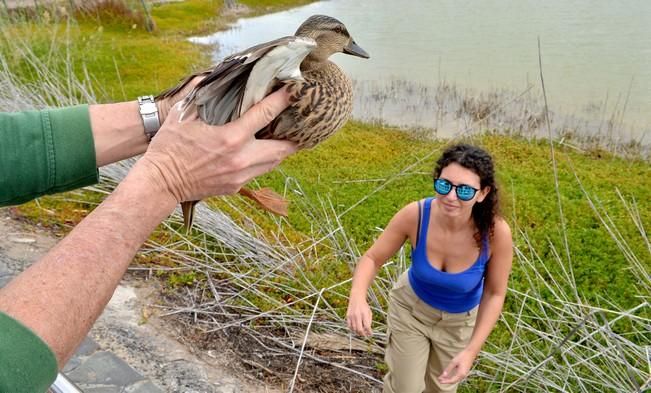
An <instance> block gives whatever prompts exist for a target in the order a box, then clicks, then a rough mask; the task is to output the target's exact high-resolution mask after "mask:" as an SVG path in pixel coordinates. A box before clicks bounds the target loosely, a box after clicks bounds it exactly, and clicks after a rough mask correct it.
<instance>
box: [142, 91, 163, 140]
mask: <svg viewBox="0 0 651 393" xmlns="http://www.w3.org/2000/svg"><path fill="white" fill-rule="evenodd" d="M138 105H140V116H141V117H142V124H143V125H144V126H145V135H147V141H148V142H151V138H153V137H154V135H156V133H157V132H158V129H159V128H160V119H159V117H158V108H157V107H156V102H155V101H154V96H151V95H149V96H140V97H138Z"/></svg>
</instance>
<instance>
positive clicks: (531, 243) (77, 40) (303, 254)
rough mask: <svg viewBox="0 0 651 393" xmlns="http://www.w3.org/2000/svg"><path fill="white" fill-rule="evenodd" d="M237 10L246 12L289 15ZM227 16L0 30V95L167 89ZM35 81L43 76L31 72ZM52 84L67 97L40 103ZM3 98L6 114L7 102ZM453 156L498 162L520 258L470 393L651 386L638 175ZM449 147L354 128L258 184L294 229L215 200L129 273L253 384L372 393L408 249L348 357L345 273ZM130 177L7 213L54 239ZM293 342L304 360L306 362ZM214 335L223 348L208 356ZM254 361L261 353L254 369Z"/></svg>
mask: <svg viewBox="0 0 651 393" xmlns="http://www.w3.org/2000/svg"><path fill="white" fill-rule="evenodd" d="M243 3H246V4H247V5H248V6H249V7H251V11H250V12H251V13H258V12H267V11H268V10H269V8H268V7H273V8H272V9H280V8H282V7H286V6H291V5H295V4H299V3H298V2H289V1H287V2H271V1H269V2H264V1H260V2H253V1H247V2H243ZM300 3H303V2H302V1H301V2H300ZM221 7H222V2H221V1H185V2H179V3H170V4H165V5H157V6H155V7H154V8H153V9H152V10H151V14H152V15H153V19H154V22H155V25H156V30H155V31H154V32H148V31H147V30H146V29H145V28H144V22H143V21H144V19H143V17H142V15H140V16H138V14H137V13H136V14H134V15H132V14H129V13H128V12H127V11H125V10H122V11H120V8H119V7H117V6H116V7H114V8H110V9H96V10H94V11H84V12H81V11H79V12H78V13H77V14H75V18H72V19H68V18H66V17H64V16H63V15H58V16H57V15H56V14H55V13H52V14H51V16H50V19H49V21H46V22H47V23H43V18H45V17H44V16H43V15H44V14H39V15H40V16H38V17H37V16H35V15H31V16H30V15H28V14H24V15H23V14H21V15H22V16H21V15H13V19H11V23H7V24H3V29H2V38H1V39H2V40H3V41H2V45H1V49H0V54H2V58H3V60H4V62H3V63H2V64H3V70H2V71H3V73H1V74H0V75H2V78H4V79H3V80H0V82H8V83H10V84H14V85H16V86H17V91H19V92H23V93H24V95H25V97H26V100H25V105H27V104H28V101H29V99H32V100H36V96H47V97H49V99H48V100H46V102H41V101H32V102H34V105H35V106H39V105H44V104H49V105H57V104H60V103H61V102H65V103H74V102H75V101H74V100H75V99H76V100H77V101H88V100H95V101H99V102H106V101H113V100H123V99H133V98H135V97H136V96H137V95H140V94H145V93H151V92H155V91H158V90H161V89H163V88H165V87H167V86H170V85H172V84H174V83H175V82H176V80H178V79H179V78H180V77H182V76H183V75H185V74H186V73H187V72H189V71H191V70H194V69H197V68H202V67H204V66H206V65H207V64H208V56H209V50H208V49H207V48H204V47H200V46H194V45H191V44H189V43H188V42H186V41H185V39H184V38H185V37H186V36H187V35H190V34H197V33H200V32H202V33H203V32H208V31H211V30H213V29H217V28H222V27H224V26H225V25H226V24H227V23H228V22H229V21H231V20H233V18H234V16H232V15H231V16H224V15H220V10H221ZM134 9H136V10H137V7H135V6H134ZM18 16H20V18H19V17H18ZM39 18H40V19H39ZM37 19H38V23H39V24H37ZM36 59H38V61H37V60H36ZM44 68H47V69H48V70H52V73H47V74H44V72H43V71H39V69H40V70H42V69H44ZM57 78H60V79H61V84H58V85H55V86H54V87H47V89H45V88H43V87H40V86H41V84H43V83H44V79H57ZM79 80H81V82H79V83H77V81H79ZM31 82H34V83H36V85H30V84H29V83H31ZM72 82H74V83H72ZM91 87H92V88H91ZM45 90H50V92H48V93H46V92H45ZM52 90H55V91H54V92H51V91H52ZM2 97H3V95H2V94H1V93H0V104H2V105H4V107H8V104H9V101H12V100H15V99H16V98H17V97H19V96H17V95H11V96H7V97H5V98H4V100H5V101H4V102H3V101H2V100H3V98H2ZM64 97H66V100H65V101H64V100H63V98H64ZM505 131H508V130H505ZM506 133H508V132H506ZM464 140H465V141H469V142H471V143H475V144H479V145H481V146H483V147H485V148H487V149H488V150H489V151H491V152H492V154H493V155H494V157H495V159H496V162H497V166H498V168H497V169H498V179H499V183H500V192H501V198H502V204H503V215H504V217H505V218H506V219H507V221H508V222H509V223H510V224H511V226H512V228H513V233H514V236H515V244H516V260H515V262H514V268H513V273H512V276H511V280H510V292H509V297H508V299H507V303H506V306H505V314H504V316H503V318H502V320H501V321H500V323H499V325H498V327H497V328H496V330H495V332H494V333H493V335H492V336H491V339H490V343H489V344H488V345H487V346H486V348H485V351H484V352H483V353H482V357H481V362H480V366H479V367H478V369H477V371H476V373H475V374H473V377H472V378H471V379H470V381H469V383H468V384H467V385H466V386H465V387H464V389H465V390H464V391H467V392H474V391H500V390H504V389H506V388H507V387H508V388H509V389H511V390H514V391H527V390H528V391H617V389H618V387H619V388H621V387H626V388H627V389H629V388H630V389H629V390H631V391H633V390H634V388H635V387H636V386H638V387H639V386H641V385H642V384H644V383H648V378H649V374H648V370H647V368H646V366H647V364H646V362H647V361H646V360H645V359H646V357H645V356H646V355H645V354H644V352H643V349H642V348H644V346H645V345H646V346H648V345H650V344H651V342H649V336H648V325H649V323H651V312H650V310H649V307H648V302H649V300H650V298H651V286H650V282H649V281H650V280H649V271H651V255H650V248H649V241H648V237H647V235H646V232H645V228H648V226H649V221H650V218H651V217H650V214H651V213H650V212H651V206H650V204H651V203H650V202H649V198H648V196H647V194H648V192H649V178H650V177H651V176H650V175H651V167H650V166H649V163H648V162H647V161H644V160H642V159H634V158H621V157H618V156H615V155H613V154H611V153H609V152H606V151H599V150H588V151H577V150H576V149H573V148H570V147H568V146H567V145H565V144H561V143H558V142H556V141H555V142H554V154H553V155H552V153H551V149H550V145H549V141H546V140H527V139H524V138H517V137H507V136H501V135H496V134H493V133H485V134H482V135H475V136H467V137H466V138H465V139H464ZM448 143H450V142H449V141H440V140H432V139H429V138H426V137H424V136H423V135H422V133H415V132H405V131H400V130H396V129H392V128H388V127H381V126H376V125H369V124H362V123H358V122H349V123H348V124H347V125H346V126H345V127H344V129H342V130H341V132H339V133H338V134H337V135H335V136H334V137H333V138H331V139H330V140H328V141H327V142H325V143H324V144H322V145H321V146H319V147H318V148H317V149H314V150H312V151H305V152H301V153H300V154H297V155H295V156H294V157H291V158H290V159H288V160H287V161H286V162H285V163H283V164H282V166H281V167H280V168H279V170H277V171H275V172H274V173H272V174H269V175H267V176H264V177H262V178H260V179H258V185H260V186H262V185H265V186H270V187H272V188H274V189H275V190H277V191H282V192H285V193H286V194H287V196H288V198H289V199H290V200H291V201H292V207H291V212H290V216H289V218H288V219H286V220H285V219H282V220H279V219H278V218H275V217H271V216H269V215H267V214H266V213H262V212H260V211H259V210H257V209H255V208H253V207H252V206H250V205H249V204H248V203H247V202H246V201H244V200H242V199H240V198H239V197H223V198H213V199H211V200H210V201H209V204H210V205H211V206H213V207H217V208H219V209H220V210H219V211H217V210H208V209H201V210H199V212H198V215H197V226H198V228H197V230H196V231H195V232H193V233H191V234H186V233H185V232H184V231H181V230H179V220H178V217H175V218H172V219H171V220H170V221H168V222H167V223H165V224H164V225H163V226H161V228H160V229H159V230H158V231H157V233H156V234H155V235H154V236H153V237H152V238H151V240H150V241H149V242H148V244H147V246H146V247H145V248H144V252H143V253H142V254H141V255H140V257H139V260H138V261H139V263H140V264H141V265H143V266H144V267H143V269H146V270H151V271H153V272H156V273H157V274H158V275H159V276H160V277H161V278H162V281H163V282H164V283H166V285H167V287H166V293H165V295H166V298H165V301H164V302H162V303H161V304H160V305H159V307H160V308H161V310H162V311H161V313H163V314H169V315H177V316H181V317H182V318H181V321H182V322H184V323H187V324H188V330H190V331H192V332H193V337H195V338H198V345H200V346H201V347H202V348H205V349H219V348H220V345H232V346H233V348H234V349H235V350H237V351H238V352H239V353H241V354H242V357H243V359H245V360H249V363H247V364H249V366H247V367H251V366H250V364H251V361H253V363H255V362H257V363H258V364H260V362H261V361H262V362H263V363H264V364H263V367H265V368H267V369H269V370H272V371H273V373H272V374H274V375H268V374H267V372H266V371H264V372H262V376H263V378H268V379H271V380H274V381H276V382H277V383H279V384H287V383H288V381H290V380H291V378H292V374H293V372H294V367H299V366H300V367H301V375H302V376H303V377H302V382H301V384H300V386H301V389H303V390H304V391H319V390H318V389H327V390H328V391H345V389H348V390H352V391H370V389H371V388H376V387H377V386H378V384H377V379H378V378H379V377H380V376H381V371H382V370H383V365H382V358H381V352H382V343H383V340H384V339H385V317H386V314H385V305H386V298H387V295H388V289H389V288H390V286H391V282H392V280H393V279H394V278H395V275H396V274H397V273H398V272H399V271H402V270H403V269H404V268H405V267H406V266H407V264H408V263H409V262H408V258H407V257H406V255H407V254H406V252H407V251H408V250H403V251H402V252H401V253H399V254H398V255H397V256H396V257H395V258H394V259H393V260H392V261H391V263H390V264H389V265H388V266H387V268H386V269H385V270H383V272H382V274H381V277H380V278H379V279H378V280H377V282H376V284H375V286H374V288H373V293H372V296H371V298H370V301H371V303H372V305H373V307H374V313H375V314H374V315H375V320H376V333H377V334H376V336H375V337H374V338H373V339H372V340H369V341H359V340H356V339H351V340H349V338H348V337H347V335H346V334H347V333H346V329H345V327H344V325H343V323H342V319H341V317H342V316H343V315H344V313H345V309H346V304H347V299H346V297H347V291H348V288H349V283H348V280H349V278H350V274H351V269H352V268H353V267H354V263H355V261H356V259H357V258H358V257H359V254H360V253H361V252H363V251H364V250H365V249H366V248H367V247H368V246H369V245H370V244H371V242H372V241H373V239H374V238H376V237H377V235H378V233H379V231H380V230H381V228H383V227H384V226H385V225H386V223H387V222H388V220H389V219H390V217H391V216H392V215H393V214H394V213H395V212H396V211H397V210H398V209H399V208H400V207H402V206H403V205H405V204H406V203H408V202H410V201H413V200H416V199H419V198H422V197H425V196H429V195H432V179H431V174H430V173H431V171H432V167H433V163H434V161H435V160H436V158H437V157H438V153H439V152H440V151H441V149H442V148H444V146H446V145H447V144H448ZM554 164H555V165H556V167H557V170H558V185H557V184H556V183H557V182H556V179H555V178H554V167H553V165H554ZM124 170H126V167H125V166H124V165H118V166H116V167H112V168H109V169H107V171H105V172H104V174H105V175H106V178H107V182H106V183H104V184H102V185H100V186H98V187H97V189H96V191H98V192H94V191H83V192H73V193H67V194H63V195H57V196H50V197H44V198H39V200H37V201H35V202H32V203H28V204H26V205H23V206H21V207H19V208H17V209H14V212H15V215H16V216H19V217H24V218H27V219H30V220H32V221H35V222H39V223H42V224H43V225H47V226H51V227H55V228H60V229H61V232H65V231H67V230H68V229H69V228H71V227H72V226H73V225H74V224H75V223H76V222H78V221H79V220H80V219H81V218H83V216H85V215H86V214H87V213H88V212H89V211H90V210H92V208H93V207H94V206H96V204H97V203H99V202H100V201H101V200H102V198H103V197H104V195H105V193H106V192H110V190H111V188H112V187H113V182H114V181H116V180H118V179H119V178H120V176H121V174H120V173H121V172H124ZM557 193H558V195H559V196H560V206H559V204H558V199H559V197H557ZM221 211H223V212H226V213H227V214H226V215H223V214H222V213H221ZM561 212H562V214H561ZM315 305H316V307H315ZM308 326H309V328H308ZM645 329H646V330H645ZM305 332H308V333H310V336H309V337H310V340H309V342H308V343H306V347H307V348H309V353H305V352H304V351H302V350H301V343H302V341H303V338H304V334H305ZM224 333H228V334H229V340H227V341H228V342H227V343H224V342H223V341H220V340H223V334H224ZM325 335H331V336H328V337H330V338H331V340H330V341H329V342H328V344H327V345H324V344H319V343H318V342H316V341H312V339H314V338H319V337H321V338H323V337H324V336H325ZM332 337H334V338H332ZM342 342H343V343H342ZM261 345H263V346H264V348H265V349H264V350H262V351H258V352H256V350H255V348H260V346H261ZM259 352H262V354H260V353H259ZM299 354H300V355H305V357H304V358H302V359H303V360H302V363H301V362H299V361H298V356H299ZM251 359H252V360H251ZM260 359H262V360H260ZM333 370H334V371H333ZM258 371H259V370H258ZM335 371H337V372H339V374H337V373H336V372H335ZM341 373H344V375H345V376H344V377H343V378H342V375H341ZM341 380H344V382H350V385H345V384H343V383H344V382H341ZM346 386H348V388H347V387H346ZM350 386H353V387H354V388H351V387H350ZM509 389H506V390H509Z"/></svg>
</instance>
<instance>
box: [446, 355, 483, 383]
mask: <svg viewBox="0 0 651 393" xmlns="http://www.w3.org/2000/svg"><path fill="white" fill-rule="evenodd" d="M476 357H477V355H476V354H475V353H473V352H471V351H469V350H467V349H464V350H463V351H461V352H459V353H458V354H457V356H455V357H454V358H452V360H451V361H450V364H448V366H447V367H446V368H445V370H443V373H442V374H441V375H440V376H439V378H438V380H439V382H440V383H444V384H451V383H457V382H459V381H461V380H462V379H464V378H465V377H467V376H468V374H469V373H470V369H471V368H472V362H474V361H475V358H476Z"/></svg>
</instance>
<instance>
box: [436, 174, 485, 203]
mask: <svg viewBox="0 0 651 393" xmlns="http://www.w3.org/2000/svg"><path fill="white" fill-rule="evenodd" d="M452 187H454V189H455V191H456V193H457V198H459V200H462V201H464V202H467V201H469V200H471V199H472V198H474V197H475V194H477V191H479V190H478V189H476V188H474V187H471V186H469V185H467V184H458V185H457V184H452V183H450V182H449V181H447V180H445V179H441V178H438V179H436V180H435V181H434V190H435V191H436V192H437V193H439V194H441V195H448V194H449V193H450V191H452Z"/></svg>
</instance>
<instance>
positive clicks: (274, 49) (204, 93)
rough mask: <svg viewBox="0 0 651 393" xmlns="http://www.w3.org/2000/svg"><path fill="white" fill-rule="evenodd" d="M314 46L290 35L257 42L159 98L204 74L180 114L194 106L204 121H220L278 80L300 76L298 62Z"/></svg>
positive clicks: (240, 110)
mask: <svg viewBox="0 0 651 393" xmlns="http://www.w3.org/2000/svg"><path fill="white" fill-rule="evenodd" d="M315 46H316V43H315V42H314V40H312V39H309V38H304V37H294V36H288V37H283V38H279V39H277V40H273V41H269V42H266V43H263V44H259V45H256V46H253V47H251V48H248V49H246V50H244V51H242V52H239V53H236V54H233V55H231V56H229V57H227V58H225V59H224V60H223V61H222V62H221V63H219V64H217V65H216V66H215V67H213V68H212V69H211V70H208V71H203V72H200V73H196V74H193V75H191V76H190V77H188V78H186V79H185V80H184V81H183V82H181V83H180V84H179V85H178V86H176V87H174V88H172V89H170V90H168V91H166V92H164V93H162V94H161V95H159V97H161V96H163V97H169V96H172V95H174V94H176V93H178V92H180V91H182V90H183V88H184V87H185V86H186V85H187V84H188V83H189V82H190V81H191V80H192V79H193V78H194V77H195V76H198V75H201V76H205V77H204V79H202V80H201V81H200V82H199V83H198V84H197V86H195V87H194V88H193V89H192V91H191V92H190V93H189V94H188V95H187V96H186V98H185V99H184V102H183V113H186V112H188V111H192V110H194V109H195V108H196V109H197V111H198V113H199V116H200V117H201V118H202V119H203V120H204V121H205V122H207V123H208V124H213V125H219V124H224V123H227V122H229V121H232V120H234V119H236V118H238V117H239V116H240V114H242V113H243V112H245V111H246V110H247V109H249V108H250V107H251V106H253V105H254V104H255V103H257V102H258V101H260V100H261V99H262V98H264V96H266V95H267V94H268V93H269V92H270V90H271V87H272V86H273V85H275V84H276V83H277V81H278V80H283V79H288V78H292V77H293V78H300V69H299V66H300V63H301V62H302V61H303V59H304V58H305V56H307V54H308V53H309V52H310V51H311V50H312V49H313V48H314V47H315ZM258 64H260V65H259V66H258ZM182 116H183V115H182Z"/></svg>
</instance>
